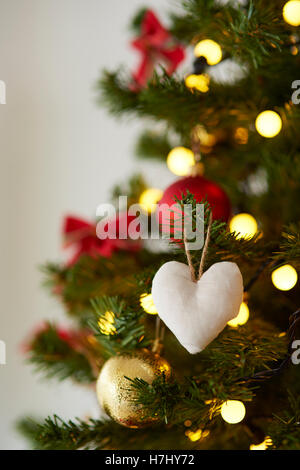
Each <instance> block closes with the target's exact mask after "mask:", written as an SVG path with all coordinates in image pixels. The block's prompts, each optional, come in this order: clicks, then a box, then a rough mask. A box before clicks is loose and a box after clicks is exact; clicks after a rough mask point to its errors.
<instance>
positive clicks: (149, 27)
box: [131, 10, 184, 87]
mask: <svg viewBox="0 0 300 470" xmlns="http://www.w3.org/2000/svg"><path fill="white" fill-rule="evenodd" d="M131 44H132V46H133V47H134V48H135V49H137V50H138V51H140V52H141V53H142V60H141V63H140V65H139V67H138V69H137V71H136V72H135V73H133V78H134V80H135V82H136V84H137V85H138V87H144V86H145V85H146V84H147V81H148V79H149V78H151V76H152V74H153V69H154V66H155V63H156V62H158V61H159V60H161V59H163V61H164V62H166V63H167V69H166V71H167V73H168V74H169V75H171V74H172V73H173V72H174V71H175V70H176V68H177V67H178V65H179V64H180V62H181V61H182V60H183V59H184V49H183V48H182V47H181V46H179V45H174V43H173V44H172V37H171V35H170V33H169V32H168V31H167V30H166V29H165V28H164V27H163V26H162V25H161V23H160V22H159V20H158V18H157V17H156V15H155V14H154V13H153V11H151V10H147V11H146V13H145V15H144V17H143V20H142V23H141V35H140V37H139V38H137V39H135V40H134V41H133V42H132V43H131Z"/></svg>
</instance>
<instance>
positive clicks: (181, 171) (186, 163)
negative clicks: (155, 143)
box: [167, 147, 195, 176]
mask: <svg viewBox="0 0 300 470" xmlns="http://www.w3.org/2000/svg"><path fill="white" fill-rule="evenodd" d="M194 164H195V156H194V152H192V150H190V149H188V148H186V147H174V148H173V149H172V150H171V151H170V152H169V154H168V157H167V165H168V168H169V170H170V171H172V173H174V174H175V175H178V176H185V175H188V174H189V173H190V171H191V167H192V166H193V165H194Z"/></svg>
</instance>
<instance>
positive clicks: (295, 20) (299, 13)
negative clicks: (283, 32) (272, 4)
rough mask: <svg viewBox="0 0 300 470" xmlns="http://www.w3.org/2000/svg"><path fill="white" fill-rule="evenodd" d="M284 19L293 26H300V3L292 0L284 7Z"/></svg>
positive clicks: (297, 0)
mask: <svg viewBox="0 0 300 470" xmlns="http://www.w3.org/2000/svg"><path fill="white" fill-rule="evenodd" d="M282 14H283V18H284V20H285V21H286V22H287V23H288V24H290V25H292V26H300V1H299V0H292V1H290V2H287V3H286V4H285V5H284V7H283V11H282Z"/></svg>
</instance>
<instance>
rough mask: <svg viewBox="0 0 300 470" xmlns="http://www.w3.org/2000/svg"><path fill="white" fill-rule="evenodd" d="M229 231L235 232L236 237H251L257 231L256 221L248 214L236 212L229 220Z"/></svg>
mask: <svg viewBox="0 0 300 470" xmlns="http://www.w3.org/2000/svg"><path fill="white" fill-rule="evenodd" d="M230 231H231V232H236V234H237V236H236V238H238V239H239V238H252V237H253V236H254V235H255V234H256V232H257V222H256V220H255V218H254V217H253V216H252V215H250V214H246V213H241V214H237V215H235V216H234V217H232V219H231V221H230Z"/></svg>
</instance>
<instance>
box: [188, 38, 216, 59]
mask: <svg viewBox="0 0 300 470" xmlns="http://www.w3.org/2000/svg"><path fill="white" fill-rule="evenodd" d="M194 54H195V56H196V57H202V56H203V57H205V59H206V60H207V63H208V65H216V64H218V63H219V62H220V61H221V60H222V49H221V47H220V46H219V44H218V43H217V42H215V41H212V40H211V39H203V40H202V41H199V42H198V43H197V44H196V46H195V48H194Z"/></svg>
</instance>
